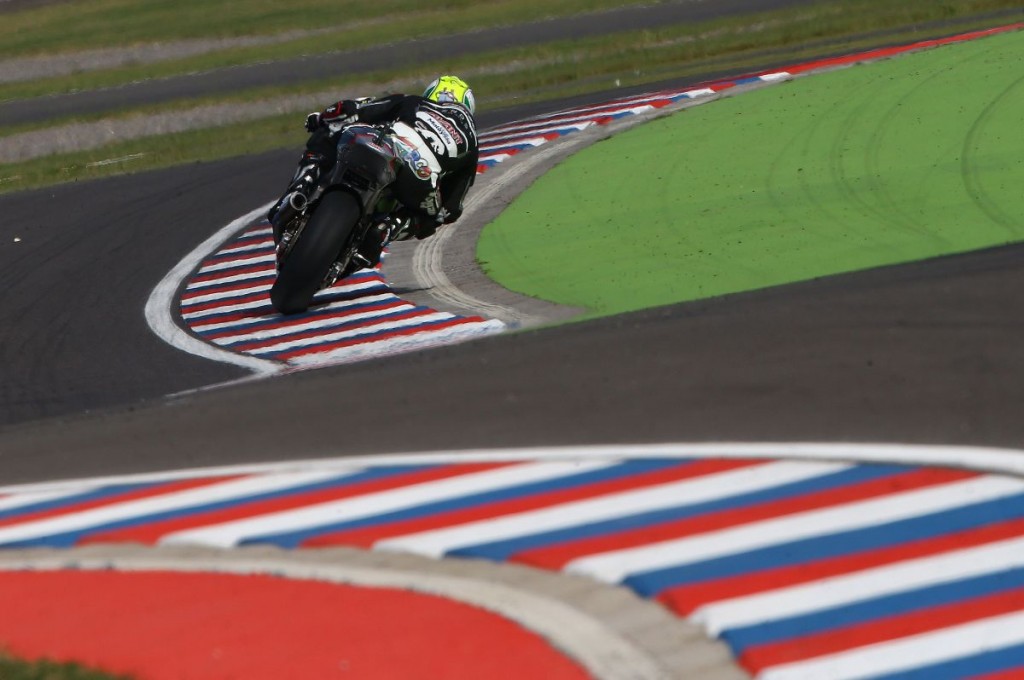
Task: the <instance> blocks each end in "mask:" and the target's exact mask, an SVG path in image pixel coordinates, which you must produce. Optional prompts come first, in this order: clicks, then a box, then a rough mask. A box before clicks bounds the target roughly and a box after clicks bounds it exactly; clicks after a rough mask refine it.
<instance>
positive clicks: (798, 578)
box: [657, 519, 1024, 616]
mask: <svg viewBox="0 0 1024 680" xmlns="http://www.w3.org/2000/svg"><path fill="white" fill-rule="evenodd" d="M1019 536H1024V519H1017V520H1012V521H1008V522H1000V523H999V524H990V525H988V526H984V527H981V528H978V529H969V530H967V531H960V532H957V533H952V534H947V535H945V536H937V537H933V538H927V539H921V540H918V541H911V542H910V543H904V544H901V545H896V546H893V547H891V548H884V549H881V550H871V551H866V552H861V553H855V554H853V555H844V556H841V557H833V558H829V559H826V560H820V561H818V562H809V563H805V564H796V565H793V566H789V567H780V568H777V569H769V570H767V571H762V572H758V573H754V574H741V575H737V576H732V577H729V578H725V579H721V580H719V581H704V582H701V583H697V584H693V585H686V586H679V587H676V588H669V589H668V590H665V591H664V592H662V593H661V594H659V595H658V597H657V599H658V601H660V602H661V603H662V604H664V605H665V606H666V607H668V608H669V609H671V610H672V611H674V612H676V613H677V614H679V615H680V616H689V615H690V614H691V613H693V612H694V611H695V610H696V609H698V608H699V607H701V606H703V605H705V604H708V603H711V602H721V601H723V600H731V599H733V598H737V597H743V596H745V595H752V594H754V593H760V592H766V591H770V590H776V589H779V588H785V587H788V586H794V585H798V584H801V583H808V582H810V581H817V580H820V579H826V578H829V577H831V576H840V575H843V574H852V573H855V572H858V571H864V570H866V569H872V568H875V567H881V566H885V565H887V564H894V563H896V562H903V561H906V560H912V559H916V558H920V557H928V556H931V555H939V554H941V553H945V552H951V551H955V550H967V549H968V548H972V547H975V546H980V545H984V544H986V543H995V542H996V541H1002V540H1006V539H1012V538H1017V537H1019Z"/></svg>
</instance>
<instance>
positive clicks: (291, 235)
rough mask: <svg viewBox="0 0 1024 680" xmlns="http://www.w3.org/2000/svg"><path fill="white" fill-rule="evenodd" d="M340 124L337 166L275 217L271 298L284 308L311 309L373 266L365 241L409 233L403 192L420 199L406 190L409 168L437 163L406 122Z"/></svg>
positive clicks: (425, 174)
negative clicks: (320, 296)
mask: <svg viewBox="0 0 1024 680" xmlns="http://www.w3.org/2000/svg"><path fill="white" fill-rule="evenodd" d="M339 132H340V134H338V135H337V150H338V154H337V160H336V162H335V164H334V166H333V167H332V168H331V169H330V170H328V171H324V172H321V174H320V178H319V180H318V181H317V183H316V185H315V186H314V188H313V190H312V191H311V192H309V195H308V196H306V195H305V194H302V193H298V192H293V193H292V194H290V195H289V196H288V197H287V198H286V200H285V202H284V204H283V207H282V208H281V210H280V211H279V213H278V215H277V217H276V219H275V220H274V223H275V226H274V240H275V242H276V244H277V249H276V253H277V278H276V280H275V281H274V284H273V286H272V287H271V289H270V301H271V303H272V304H273V306H274V308H275V309H277V310H278V311H279V312H281V313H282V314H297V313H300V312H304V311H306V310H307V309H308V308H309V306H310V304H311V303H312V301H313V296H314V295H315V294H316V293H317V292H318V291H320V290H323V289H325V288H329V287H330V286H332V285H334V283H335V282H337V281H338V280H339V279H343V278H345V277H346V276H349V275H351V274H353V273H355V272H356V271H359V270H360V269H364V268H366V267H369V266H372V265H373V264H374V262H373V261H372V260H371V259H370V258H368V257H367V256H366V255H365V254H364V252H363V250H364V244H370V243H372V242H373V240H374V239H376V243H375V244H373V246H370V248H376V249H377V251H376V252H377V253H379V252H380V248H382V247H384V246H386V245H387V244H388V243H390V242H392V241H395V240H403V239H404V238H408V237H409V235H410V234H409V230H410V220H409V218H408V217H407V216H403V208H404V206H405V205H406V204H407V203H403V201H402V198H403V197H405V198H406V200H407V201H409V200H414V199H410V198H409V194H410V192H409V191H408V190H403V184H405V185H407V184H409V183H408V182H403V178H404V177H406V176H408V175H407V174H406V170H408V172H411V173H413V175H415V176H416V177H418V178H420V179H421V180H422V179H429V178H430V176H431V173H433V172H434V171H435V168H436V160H433V156H431V155H430V154H429V152H426V150H425V149H423V147H422V144H423V142H422V141H420V140H421V138H420V137H419V135H418V134H417V133H416V132H415V130H413V129H412V128H411V127H409V126H407V125H406V124H404V123H401V122H399V123H394V124H385V125H366V124H354V125H348V126H346V127H344V128H342V129H341V130H340V131H339ZM432 160H433V162H431V161H432ZM403 194H406V195H405V196H403ZM277 225H281V226H280V227H278V226H277ZM370 248H366V250H369V249H370Z"/></svg>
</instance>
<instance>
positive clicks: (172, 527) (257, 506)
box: [78, 463, 513, 545]
mask: <svg viewBox="0 0 1024 680" xmlns="http://www.w3.org/2000/svg"><path fill="white" fill-rule="evenodd" d="M508 465H513V463H475V464H465V465H446V466H442V467H438V468H431V469H428V470H420V471H418V472H408V473H403V474H397V475H390V476H388V477H385V478H383V479H377V480H373V481H370V482H355V483H350V484H346V483H345V479H339V480H338V486H335V487H331V488H328V489H321V490H319V491H307V492H297V493H292V494H287V490H281V491H280V492H279V493H282V494H287V495H284V496H282V497H279V498H271V499H267V500H256V501H253V500H246V499H239V501H240V502H239V503H238V504H237V505H232V506H231V507H230V508H222V509H219V510H207V511H200V512H195V513H192V514H188V515H184V516H182V517H174V518H171V519H166V520H163V521H160V522H147V523H145V524H143V525H140V526H134V527H126V528H124V529H114V530H111V531H103V532H99V533H95V534H90V535H88V536H84V537H83V538H82V539H81V540H80V541H79V542H78V544H79V545H86V544H90V543H142V544H145V545H153V544H155V543H156V542H157V541H159V540H160V538H161V537H163V536H165V535H167V534H171V533H174V532H177V531H185V530H187V529H194V528H196V527H202V526H209V525H213V524H222V523H224V522H231V521H234V520H244V519H250V518H252V517H256V516H258V515H266V514H270V513H273V512H283V511H285V510H292V509H294V508H301V507H307V506H311V505H315V504H317V503H327V502H330V501H338V500H343V499H345V498H352V497H354V496H361V495H364V494H369V493H375V492H379V491H388V490H390V489H397V488H399V487H403V486H412V485H414V484H422V483H424V482H433V481H437V480H441V479H448V478H450V477H457V476H459V475H465V474H470V473H473V472H483V471H485V470H493V469H496V468H500V467H506V466H508ZM183 512H184V511H183Z"/></svg>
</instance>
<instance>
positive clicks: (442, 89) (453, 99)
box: [423, 76, 476, 113]
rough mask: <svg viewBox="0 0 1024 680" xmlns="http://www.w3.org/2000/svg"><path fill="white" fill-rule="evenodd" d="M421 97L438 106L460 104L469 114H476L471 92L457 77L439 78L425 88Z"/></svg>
mask: <svg viewBox="0 0 1024 680" xmlns="http://www.w3.org/2000/svg"><path fill="white" fill-rule="evenodd" d="M423 97H424V99H429V100H430V101H434V102H438V103H440V104H462V105H463V106H465V107H466V108H467V109H469V112H470V113H476V99H475V98H474V97H473V90H471V89H469V85H467V84H466V81H464V80H463V79H462V78H459V77H458V76H441V77H440V78H438V79H437V80H435V81H434V82H432V83H430V85H428V86H427V89H426V90H424V91H423Z"/></svg>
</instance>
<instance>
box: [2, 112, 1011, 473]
mask: <svg viewBox="0 0 1024 680" xmlns="http://www.w3.org/2000/svg"><path fill="white" fill-rule="evenodd" d="M526 113H527V112H526V111H523V110H520V111H516V112H515V116H514V117H521V116H522V115H526ZM509 115H511V114H509V113H508V112H505V113H492V114H489V115H488V116H481V127H486V126H488V125H494V124H496V123H498V122H501V120H502V119H503V117H506V116H509ZM297 124H298V123H297ZM295 155H296V154H295V152H294V151H292V150H285V151H278V152H273V153H269V154H263V155H259V156H252V157H242V158H235V159H230V160H226V161H222V162H217V163H202V164H194V165H189V166H183V167H177V168H172V169H168V170H161V171H154V172H149V173H144V174H139V175H133V176H126V177H116V178H110V179H104V180H99V181H93V182H82V183H75V184H66V185H60V186H55V187H51V188H47V189H41V190H36V191H31V192H24V193H19V194H13V195H6V196H0V290H3V296H2V301H0V322H2V330H0V483H7V484H9V483H18V482H28V481H40V480H46V479H53V478H55V477H74V476H90V475H97V474H114V473H127V472H141V471H152V470H163V469H170V468H179V467H186V466H206V465H222V464H232V463H249V462H256V461H271V460H273V461H279V460H287V459H289V458H311V457H318V456H340V455H354V454H364V453H375V452H401V451H420V450H437V449H448V450H450V449H463V448H471V447H505V446H539V445H558V444H584V443H593V444H607V443H627V442H630V443H632V442H668V441H688V442H689V441H861V442H915V443H934V444H974V445H996V446H1020V445H1021V443H1022V442H1024V418H1022V417H1021V416H1022V413H1024V353H1022V352H1021V347H1022V344H1024V343H1022V339H1024V315H1022V314H1021V312H1022V311H1024V304H1022V302H1021V294H1020V291H1021V290H1024V245H1015V246H1010V247H1005V248H999V249H994V250H990V251H985V252H977V253H970V254H966V255H959V256H953V257H947V258H942V259H938V260H933V261H928V262H921V263H916V264H911V265H904V266H897V267H888V268H883V269H878V270H873V271H868V272H861V273H855V274H847V275H842V276H836V277H830V278H827V279H821V280H817V281H808V282H804V283H799V284H793V285H789V286H783V287H779V288H773V289H769V290H763V291H758V292H753V293H745V294H741V295H734V296H728V297H723V298H718V299H712V300H706V301H701V302H695V303H687V304H681V305H673V306H669V307H664V308H658V309H652V310H647V311H643V312H638V313H633V314H629V315H624V316H620V317H614V318H608V319H601V320H596V321H589V322H585V323H577V324H570V325H564V326H558V327H553V328H542V329H534V330H528V331H520V332H517V333H512V334H508V335H503V336H497V337H491V338H486V339H481V340H477V341H473V342H471V343H467V344H464V345H460V346H455V347H448V348H442V349H438V350H431V351H425V352H420V353H415V354H409V355H403V356H399V357H394V358H390V359H385V360H376V361H369V362H365V363H360V364H353V365H346V366H336V367H332V368H327V369H322V370H317V371H311V372H304V373H296V374H291V375H287V376H280V377H275V378H272V379H267V380H258V381H245V382H241V383H238V384H234V385H232V386H229V387H219V388H213V389H208V390H200V391H195V392H188V391H189V390H197V389H199V388H203V387H205V386H210V385H215V384H219V383H224V382H227V381H234V380H238V379H241V378H245V377H246V376H247V375H248V373H247V372H245V371H243V370H242V369H239V368H236V367H232V366H228V365H225V364H219V363H215V362H211V361H208V360H205V359H200V358H196V357H193V356H190V355H187V354H184V353H182V352H180V351H179V350H176V349H174V348H172V347H170V346H168V345H166V344H164V343H163V342H162V341H160V340H159V339H158V338H156V337H155V336H154V335H153V334H152V333H151V331H150V330H149V328H148V326H147V324H146V320H145V317H144V312H143V308H144V305H145V302H146V300H147V298H148V296H149V294H150V292H151V291H152V289H153V288H154V286H155V285H156V284H157V283H158V282H159V281H160V280H161V278H163V276H164V275H165V274H166V273H167V272H168V271H169V270H170V269H171V268H172V267H174V266H175V265H176V264H177V263H178V261H179V260H180V259H181V258H182V257H184V256H185V255H186V254H187V253H189V252H190V251H191V250H193V249H194V248H195V247H196V246H197V245H198V244H199V243H200V242H202V241H203V240H205V239H206V238H207V237H208V236H209V235H210V234H211V233H213V232H214V231H216V230H217V229H219V228H221V227H222V226H223V225H225V224H227V223H228V222H230V221H231V220H233V219H234V218H236V217H238V216H239V215H242V214H244V213H246V212H248V211H249V210H251V209H252V208H254V207H256V206H258V205H260V204H262V203H265V202H266V201H268V200H270V199H271V198H273V197H274V196H275V195H276V194H277V193H278V192H279V191H280V189H281V187H282V186H283V185H284V183H285V182H286V181H287V180H288V178H289V177H290V175H291V171H292V168H293V167H294V162H295ZM681 218H683V219H685V218H686V216H681ZM15 238H17V239H20V240H18V241H17V242H16V241H15ZM181 392H186V393H185V394H179V396H176V397H173V398H171V399H168V398H166V397H165V395H168V394H174V393H181Z"/></svg>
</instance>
